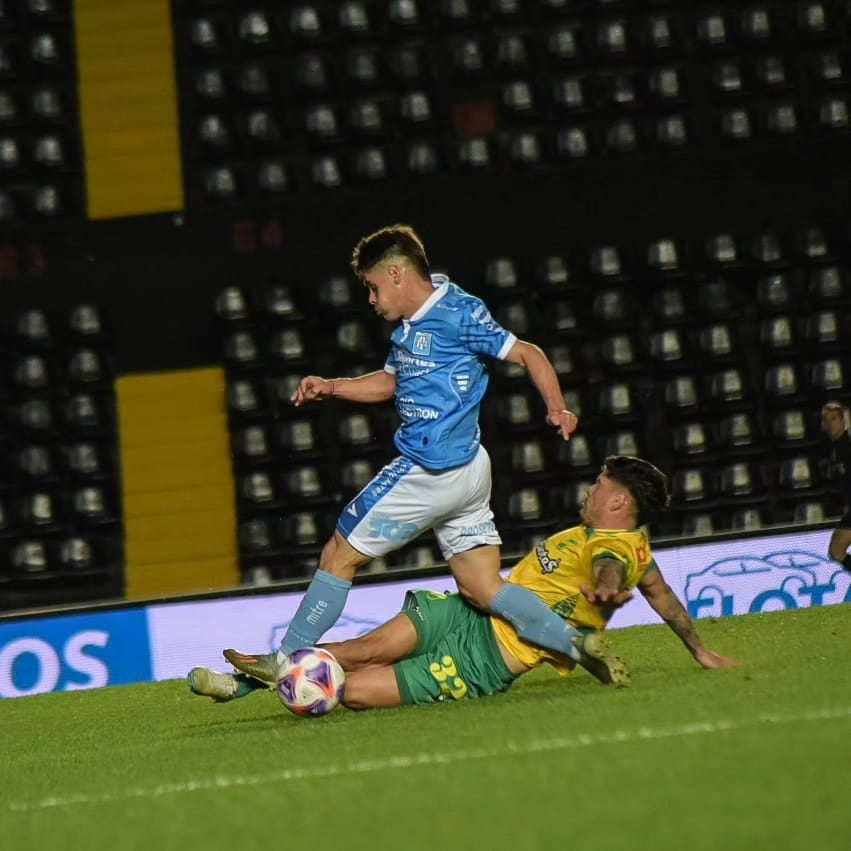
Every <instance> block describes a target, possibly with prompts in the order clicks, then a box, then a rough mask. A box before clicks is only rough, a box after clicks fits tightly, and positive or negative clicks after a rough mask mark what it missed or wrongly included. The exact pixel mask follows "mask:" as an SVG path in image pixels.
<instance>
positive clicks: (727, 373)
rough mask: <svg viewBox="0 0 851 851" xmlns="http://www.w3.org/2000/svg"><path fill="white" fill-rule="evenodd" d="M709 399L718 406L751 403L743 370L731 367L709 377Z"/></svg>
mask: <svg viewBox="0 0 851 851" xmlns="http://www.w3.org/2000/svg"><path fill="white" fill-rule="evenodd" d="M708 388H709V397H710V398H711V399H712V400H713V401H714V402H715V403H716V404H718V405H721V406H724V407H727V408H729V407H731V406H735V405H742V404H748V403H750V389H749V385H748V380H747V377H746V375H745V373H744V371H743V370H742V369H739V368H737V367H731V368H729V369H724V370H721V371H720V372H716V373H713V374H712V375H710V376H709V381H708Z"/></svg>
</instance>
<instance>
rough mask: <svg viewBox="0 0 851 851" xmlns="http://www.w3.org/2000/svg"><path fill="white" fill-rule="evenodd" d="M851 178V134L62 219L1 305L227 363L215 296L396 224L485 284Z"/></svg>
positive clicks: (822, 212) (299, 270)
mask: <svg viewBox="0 0 851 851" xmlns="http://www.w3.org/2000/svg"><path fill="white" fill-rule="evenodd" d="M849 174H851V165H849V158H848V157H847V141H846V140H844V139H823V140H815V141H813V142H811V143H810V144H809V145H807V146H804V147H795V146H789V147H788V148H787V147H786V146H782V147H780V148H778V146H777V145H776V144H775V145H773V146H772V147H771V148H770V149H766V150H760V148H759V147H751V148H749V150H748V152H747V153H746V154H745V153H742V154H735V155H734V154H732V153H731V152H729V151H720V150H719V151H718V152H716V153H715V154H713V155H711V156H703V157H698V158H696V157H694V155H693V154H692V155H691V156H690V157H689V158H688V159H682V160H679V159H677V158H676V157H673V158H670V159H668V160H664V161H662V160H660V159H659V158H658V157H655V158H653V159H647V160H646V161H642V160H641V159H640V158H639V159H636V158H634V157H633V158H631V159H630V160H628V161H625V160H624V161H622V160H618V159H610V160H605V161H598V162H595V163H591V164H587V165H583V166H582V167H581V168H575V169H573V168H569V169H568V168H565V169H560V170H546V171H527V172H500V173H490V174H487V175H474V176H469V177H463V178H461V177H458V176H455V177H446V178H435V179H429V180H428V181H427V183H398V184H393V185H387V186H382V187H371V188H360V189H341V190H336V191H335V192H333V194H315V193H314V194H310V193H307V194H304V195H299V196H298V197H292V198H288V199H285V200H284V201H282V202H276V203H275V204H274V205H269V206H264V205H253V206H252V207H250V208H248V207H245V206H242V207H240V206H229V207H226V208H225V207H222V208H210V207H206V208H203V207H194V208H192V209H191V212H180V213H175V214H173V215H172V214H168V215H157V216H146V217H140V218H129V219H117V220H111V221H104V222H96V223H79V222H73V221H57V222H55V223H53V224H52V225H51V226H50V227H47V228H41V229H40V230H39V231H38V232H30V231H27V230H26V229H25V228H22V229H21V230H19V231H16V232H12V233H7V234H6V235H5V236H4V237H2V238H0V283H1V284H2V285H1V286H0V307H1V308H2V310H3V315H4V316H5V317H6V319H5V321H6V322H9V321H10V317H11V316H12V315H13V314H14V312H15V311H17V310H19V309H23V308H27V307H33V306H42V307H45V308H48V309H50V308H54V307H55V308H60V307H67V306H69V305H72V304H75V303H79V302H82V301H95V302H98V303H100V304H101V305H103V306H104V308H105V312H106V316H107V318H108V320H109V322H110V324H111V326H112V332H113V335H114V341H115V343H114V351H115V357H116V368H117V370H118V372H119V373H124V374H126V373H131V372H147V371H159V370H169V369H177V368H185V367H192V366H199V365H205V364H212V363H217V362H219V360H220V358H219V350H218V342H217V335H216V331H215V323H214V321H213V300H214V297H215V294H216V293H217V292H218V291H219V290H221V289H222V288H223V287H224V286H227V285H230V284H239V285H242V286H245V287H246V288H247V289H248V290H249V291H250V290H253V289H256V288H258V287H262V286H264V285H265V284H267V283H268V282H269V281H271V280H273V279H276V280H280V281H282V282H288V283H295V284H296V285H297V286H305V287H313V286H315V285H316V283H317V282H318V281H320V280H322V279H323V278H324V277H327V276H329V275H332V274H347V273H348V259H349V254H350V251H351V248H352V246H353V244H354V243H355V241H356V240H357V239H358V238H359V237H360V236H362V235H363V234H364V233H366V232H368V231H370V230H372V229H374V228H376V227H379V226H381V225H383V224H387V223H390V222H393V221H407V222H410V223H411V224H413V225H414V226H415V227H417V228H418V229H419V230H420V231H421V233H422V235H423V237H424V239H425V241H426V245H427V248H428V250H429V253H430V255H431V259H432V262H433V263H434V264H435V265H439V266H441V267H446V268H448V269H449V271H450V272H451V273H452V274H453V275H454V276H455V277H456V278H457V280H458V281H459V282H460V283H461V284H462V285H465V286H467V287H468V288H470V289H473V290H474V289H475V283H476V280H477V278H478V277H479V276H480V274H481V270H482V268H483V264H484V262H485V261H486V260H487V259H489V258H491V257H495V256H500V255H509V256H513V257H516V258H518V259H520V260H531V259H532V257H533V256H534V254H535V252H548V253H554V252H562V253H565V254H566V255H567V256H568V258H572V259H573V260H574V261H576V259H577V258H578V260H579V263H580V264H581V263H583V262H585V260H586V258H587V255H588V253H589V252H590V250H591V249H592V248H593V247H595V246H596V245H599V244H615V245H618V246H619V247H621V248H626V249H627V254H626V257H627V261H628V262H629V261H634V263H633V268H634V269H640V268H641V266H642V264H643V261H644V258H643V256H642V253H643V247H644V246H646V244H647V243H648V242H650V241H652V240H655V239H659V238H663V237H672V238H681V239H690V238H694V237H697V236H705V235H707V234H710V233H713V232H720V231H730V232H733V233H735V234H741V235H743V236H747V235H753V234H755V233H756V232H758V231H759V229H760V228H762V227H771V228H775V229H777V230H779V231H780V232H785V231H787V230H791V229H794V228H796V227H800V226H804V225H808V224H821V223H835V222H837V221H838V220H840V219H842V220H847V216H848V197H849ZM187 200H188V202H189V203H190V205H191V204H192V202H193V199H192V198H191V193H187ZM630 248H631V249H632V250H633V252H634V254H635V255H636V256H632V257H631V256H630V253H629V251H630ZM572 268H575V262H574V263H573V264H572ZM636 277H637V280H636V285H637V286H640V285H641V276H640V274H639V275H637V276H636ZM532 336H534V335H532Z"/></svg>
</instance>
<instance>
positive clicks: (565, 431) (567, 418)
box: [547, 409, 579, 440]
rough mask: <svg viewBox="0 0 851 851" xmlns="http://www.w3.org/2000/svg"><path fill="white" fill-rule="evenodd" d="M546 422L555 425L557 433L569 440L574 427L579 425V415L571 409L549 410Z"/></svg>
mask: <svg viewBox="0 0 851 851" xmlns="http://www.w3.org/2000/svg"><path fill="white" fill-rule="evenodd" d="M547 422H548V423H549V424H550V425H551V426H555V427H556V428H557V429H558V433H559V434H560V435H561V436H562V437H563V438H564V439H565V440H570V435H572V434H573V432H575V431H576V427H577V426H578V425H579V417H577V416H576V414H574V413H573V411H568V410H567V409H565V410H562V411H550V412H549V413H548V414H547Z"/></svg>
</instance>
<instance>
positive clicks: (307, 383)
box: [290, 375, 334, 407]
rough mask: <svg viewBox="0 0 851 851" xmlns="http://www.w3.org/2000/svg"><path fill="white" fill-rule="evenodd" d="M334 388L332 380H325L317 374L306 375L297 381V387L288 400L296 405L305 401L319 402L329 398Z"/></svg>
mask: <svg viewBox="0 0 851 851" xmlns="http://www.w3.org/2000/svg"><path fill="white" fill-rule="evenodd" d="M333 389H334V382H333V381H326V380H325V379H324V378H320V377H319V376H318V375H308V376H307V378H302V380H301V381H300V382H299V385H298V389H297V390H296V391H295V393H293V395H292V396H290V401H291V402H293V403H294V404H295V406H296V407H298V406H299V405H304V404H305V403H306V402H319V401H320V400H322V399H327V398H329V397H330V396H331V395H332V393H333Z"/></svg>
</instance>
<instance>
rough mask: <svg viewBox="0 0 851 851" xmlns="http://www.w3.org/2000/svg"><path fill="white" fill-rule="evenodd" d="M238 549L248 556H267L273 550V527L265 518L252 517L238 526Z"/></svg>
mask: <svg viewBox="0 0 851 851" xmlns="http://www.w3.org/2000/svg"><path fill="white" fill-rule="evenodd" d="M237 538H238V541H239V546H240V549H241V550H242V551H243V552H247V553H250V554H255V553H263V554H268V553H270V552H271V551H272V550H273V549H275V541H274V533H273V525H272V523H271V521H270V520H269V519H267V518H266V517H252V518H250V519H248V520H244V521H243V522H242V523H240V524H239V529H238V531H237Z"/></svg>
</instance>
